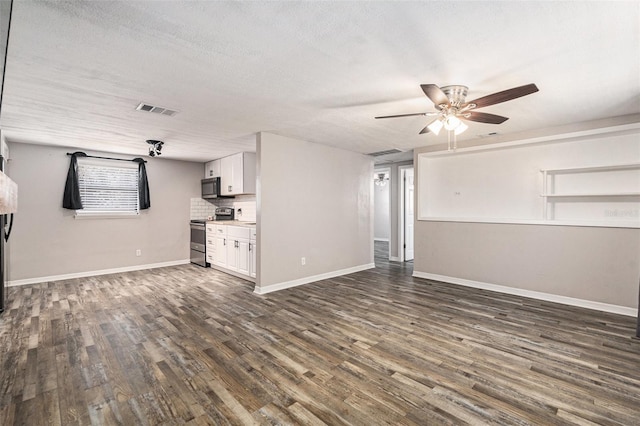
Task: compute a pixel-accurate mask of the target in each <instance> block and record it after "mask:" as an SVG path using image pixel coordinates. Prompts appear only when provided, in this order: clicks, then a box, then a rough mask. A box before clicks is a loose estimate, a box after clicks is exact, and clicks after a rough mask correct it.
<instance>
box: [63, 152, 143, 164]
mask: <svg viewBox="0 0 640 426" xmlns="http://www.w3.org/2000/svg"><path fill="white" fill-rule="evenodd" d="M73 154H74V153H73V152H67V155H73ZM85 157H89V158H100V159H102V160H117V161H133V162H136V163H138V162H139V161H136V160H127V159H126V158H113V157H98V156H97V155H86V156H85ZM142 162H143V163H146V162H147V160H142Z"/></svg>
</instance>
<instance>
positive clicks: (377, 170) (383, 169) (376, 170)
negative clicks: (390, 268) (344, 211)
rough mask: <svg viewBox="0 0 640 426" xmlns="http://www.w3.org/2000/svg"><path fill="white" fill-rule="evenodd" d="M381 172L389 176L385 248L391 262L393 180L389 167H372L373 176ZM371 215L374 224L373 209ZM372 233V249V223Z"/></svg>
mask: <svg viewBox="0 0 640 426" xmlns="http://www.w3.org/2000/svg"><path fill="white" fill-rule="evenodd" d="M382 172H384V173H386V174H387V176H389V181H388V182H387V184H388V185H389V195H388V200H387V201H388V204H389V211H388V214H389V223H388V227H389V238H388V243H389V244H388V245H387V246H388V247H389V253H388V254H387V257H388V258H389V260H392V259H391V240H392V238H391V234H392V232H391V231H393V226H392V223H391V222H392V220H391V213H392V203H391V200H392V197H391V187H392V185H393V184H392V183H391V182H392V181H393V180H392V179H391V172H392V170H391V167H389V166H380V167H376V166H375V165H374V167H373V174H374V175H376V174H377V173H382ZM374 179H375V178H374ZM373 186H374V188H373V190H374V191H375V190H376V188H375V183H373ZM374 196H375V194H374ZM374 203H375V201H374ZM373 214H374V217H373V220H374V222H375V220H376V219H375V208H374V209H373ZM373 233H374V238H373V240H374V247H375V223H374V231H373ZM374 251H375V248H374Z"/></svg>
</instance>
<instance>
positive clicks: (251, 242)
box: [249, 228, 256, 278]
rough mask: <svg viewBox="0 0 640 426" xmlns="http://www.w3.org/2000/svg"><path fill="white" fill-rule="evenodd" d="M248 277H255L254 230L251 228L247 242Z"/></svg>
mask: <svg viewBox="0 0 640 426" xmlns="http://www.w3.org/2000/svg"><path fill="white" fill-rule="evenodd" d="M249 276H250V277H251V278H255V277H256V228H251V238H250V240H249Z"/></svg>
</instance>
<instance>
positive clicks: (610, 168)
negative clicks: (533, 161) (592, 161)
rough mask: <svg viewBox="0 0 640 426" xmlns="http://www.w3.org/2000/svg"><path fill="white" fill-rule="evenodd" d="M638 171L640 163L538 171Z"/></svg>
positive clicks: (557, 172) (553, 172)
mask: <svg viewBox="0 0 640 426" xmlns="http://www.w3.org/2000/svg"><path fill="white" fill-rule="evenodd" d="M634 169H640V163H629V164H614V165H609V166H590V167H567V168H562V169H541V170H540V171H541V172H543V173H545V172H546V173H547V174H559V173H588V172H607V171H613V170H634Z"/></svg>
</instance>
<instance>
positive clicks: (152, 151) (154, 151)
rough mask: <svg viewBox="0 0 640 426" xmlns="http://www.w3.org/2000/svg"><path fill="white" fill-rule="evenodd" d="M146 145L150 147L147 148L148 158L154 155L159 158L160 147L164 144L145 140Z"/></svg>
mask: <svg viewBox="0 0 640 426" xmlns="http://www.w3.org/2000/svg"><path fill="white" fill-rule="evenodd" d="M147 143H148V144H149V145H151V146H150V147H149V157H155V156H156V155H157V156H160V154H161V151H162V145H164V142H162V141H157V140H154V139H147Z"/></svg>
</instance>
